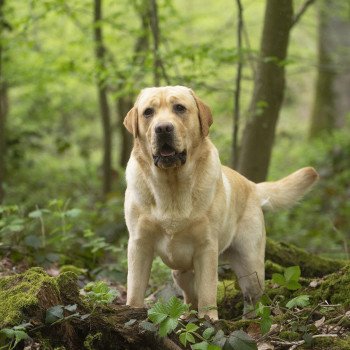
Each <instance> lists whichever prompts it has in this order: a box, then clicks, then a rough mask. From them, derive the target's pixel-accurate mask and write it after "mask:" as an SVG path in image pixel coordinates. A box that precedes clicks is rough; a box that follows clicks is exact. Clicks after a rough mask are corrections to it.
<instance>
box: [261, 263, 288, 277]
mask: <svg viewBox="0 0 350 350" xmlns="http://www.w3.org/2000/svg"><path fill="white" fill-rule="evenodd" d="M283 270H284V268H283V267H282V266H281V265H279V264H276V263H274V262H272V261H271V260H266V261H265V276H266V278H270V277H272V274H273V273H283Z"/></svg>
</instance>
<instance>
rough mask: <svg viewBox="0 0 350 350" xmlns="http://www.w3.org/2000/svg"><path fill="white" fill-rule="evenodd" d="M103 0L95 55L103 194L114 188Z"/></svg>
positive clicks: (97, 6) (98, 5)
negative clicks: (100, 128) (105, 77)
mask: <svg viewBox="0 0 350 350" xmlns="http://www.w3.org/2000/svg"><path fill="white" fill-rule="evenodd" d="M101 20H102V0H94V21H93V26H94V39H95V55H96V62H97V68H98V69H97V90H98V100H99V105H100V113H101V121H102V128H103V194H104V195H105V194H107V193H108V192H110V191H111V188H112V130H111V120H110V109H109V105H108V97H107V86H106V82H105V79H104V78H102V76H103V75H104V74H103V73H104V71H105V70H106V64H105V48H104V44H103V33H102V27H101Z"/></svg>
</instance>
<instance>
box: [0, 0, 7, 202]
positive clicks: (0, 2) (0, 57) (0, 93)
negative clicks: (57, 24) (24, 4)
mask: <svg viewBox="0 0 350 350" xmlns="http://www.w3.org/2000/svg"><path fill="white" fill-rule="evenodd" d="M4 5H5V0H0V203H2V201H3V199H4V197H5V189H4V182H5V167H6V162H5V155H6V132H5V130H6V119H7V114H8V94H7V84H6V80H5V77H4V29H5V19H4Z"/></svg>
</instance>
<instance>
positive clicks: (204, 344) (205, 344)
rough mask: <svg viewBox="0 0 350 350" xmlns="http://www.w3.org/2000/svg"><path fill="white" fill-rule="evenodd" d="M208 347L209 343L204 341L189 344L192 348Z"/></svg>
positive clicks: (204, 348) (195, 349) (196, 349)
mask: <svg viewBox="0 0 350 350" xmlns="http://www.w3.org/2000/svg"><path fill="white" fill-rule="evenodd" d="M208 348H209V343H208V342H206V341H202V342H200V343H197V344H193V345H191V349H193V350H208Z"/></svg>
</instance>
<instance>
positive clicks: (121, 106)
mask: <svg viewBox="0 0 350 350" xmlns="http://www.w3.org/2000/svg"><path fill="white" fill-rule="evenodd" d="M116 105H117V114H118V116H119V118H118V126H119V129H120V139H121V142H120V152H119V164H120V166H121V167H123V168H125V167H126V165H127V163H128V161H129V158H130V153H131V150H132V147H133V138H132V135H131V134H130V133H129V132H128V131H127V130H126V128H125V127H124V125H123V120H124V117H125V116H126V114H127V113H128V112H129V110H130V109H131V108H132V106H133V105H134V101H133V97H130V96H122V97H119V98H118V100H117V103H116Z"/></svg>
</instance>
